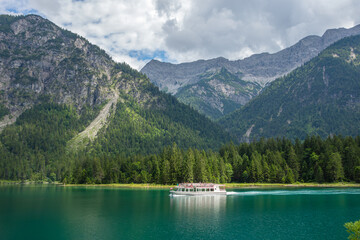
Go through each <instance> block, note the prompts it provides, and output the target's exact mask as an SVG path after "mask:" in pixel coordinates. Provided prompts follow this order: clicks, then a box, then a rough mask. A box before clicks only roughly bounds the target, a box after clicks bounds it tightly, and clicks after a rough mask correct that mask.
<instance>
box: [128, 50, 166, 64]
mask: <svg viewBox="0 0 360 240" xmlns="http://www.w3.org/2000/svg"><path fill="white" fill-rule="evenodd" d="M128 54H129V56H130V57H132V58H136V59H137V60H142V61H146V60H151V59H154V58H156V59H159V60H161V61H168V60H169V58H168V54H167V53H166V52H165V51H163V50H155V51H150V50H147V49H142V50H130V51H129V53H128Z"/></svg>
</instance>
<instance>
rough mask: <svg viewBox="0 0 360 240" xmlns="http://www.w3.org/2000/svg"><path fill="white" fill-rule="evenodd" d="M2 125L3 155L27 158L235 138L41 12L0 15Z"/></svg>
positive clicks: (207, 144) (209, 144) (152, 149)
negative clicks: (25, 14) (60, 26)
mask: <svg viewBox="0 0 360 240" xmlns="http://www.w3.org/2000/svg"><path fill="white" fill-rule="evenodd" d="M0 127H1V130H2V132H1V134H0V152H1V156H7V157H4V158H3V159H2V160H3V161H4V159H8V161H12V162H14V161H15V160H14V159H17V160H16V161H19V164H21V166H26V165H27V164H29V162H30V163H31V164H34V161H45V162H46V163H48V161H53V160H54V159H59V158H63V156H64V154H65V153H69V154H70V153H77V152H79V151H82V150H84V151H87V152H93V153H104V154H113V155H125V156H128V155H134V154H145V153H157V152H159V151H160V150H161V149H162V148H163V147H164V146H167V145H171V144H173V143H176V144H177V146H179V147H180V148H189V147H196V148H205V149H208V148H217V147H219V146H221V144H222V143H224V142H227V141H230V140H231V137H230V136H229V135H228V134H227V133H225V132H224V131H223V130H222V128H221V127H220V126H218V125H217V124H215V123H213V122H211V121H210V120H208V119H207V118H206V117H204V116H202V115H200V114H198V113H197V112H196V111H194V110H192V109H191V108H190V107H188V106H186V105H184V104H181V103H179V102H178V101H177V100H176V99H175V98H174V97H172V96H171V95H169V94H165V93H163V92H160V91H159V89H158V88H157V87H155V86H154V85H153V84H152V83H151V82H150V81H149V79H148V78H147V77H146V76H145V75H144V74H141V73H139V72H138V71H136V70H134V69H132V68H131V67H130V66H128V65H127V64H125V63H121V64H120V63H116V62H114V61H113V60H112V59H111V57H109V56H108V55H107V54H106V53H105V52H104V51H103V50H101V49H100V48H99V47H97V46H95V45H93V44H91V43H89V42H88V41H87V40H86V39H84V38H83V37H80V36H78V35H76V34H73V33H71V32H69V31H67V30H64V29H61V28H59V27H58V26H56V25H55V24H53V23H52V22H50V21H48V20H46V19H43V18H42V17H40V16H36V15H27V16H7V15H1V16H0ZM34 159H36V160H34ZM35 165H36V164H35ZM0 166H1V162H0Z"/></svg>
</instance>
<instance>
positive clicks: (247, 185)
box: [0, 180, 360, 189]
mask: <svg viewBox="0 0 360 240" xmlns="http://www.w3.org/2000/svg"><path fill="white" fill-rule="evenodd" d="M0 184H48V182H43V183H41V182H31V181H25V182H21V181H12V180H0ZM51 184H57V185H61V186H64V187H74V186H91V187H117V188H143V189H150V188H152V189H170V188H171V187H175V186H176V185H163V184H155V183H110V184H63V183H60V182H54V183H51ZM225 187H226V188H276V187H281V188H283V187H309V188H310V187H324V188H325V187H339V188H342V187H360V183H354V182H338V183H299V182H297V183H293V184H285V183H225Z"/></svg>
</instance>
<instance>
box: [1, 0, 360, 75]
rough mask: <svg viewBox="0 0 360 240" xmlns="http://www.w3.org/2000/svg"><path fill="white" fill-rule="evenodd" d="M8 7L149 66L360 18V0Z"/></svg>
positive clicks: (234, 51)
mask: <svg viewBox="0 0 360 240" xmlns="http://www.w3.org/2000/svg"><path fill="white" fill-rule="evenodd" d="M0 13H1V14H29V13H35V14H39V15H41V16H43V17H45V18H47V19H49V20H50V21H52V22H54V23H55V24H57V25H59V26H61V27H64V28H66V29H69V30H71V31H73V32H76V33H78V34H79V35H81V36H84V37H85V38H87V39H88V40H90V42H92V43H94V44H96V45H99V46H100V47H101V48H103V49H104V50H106V51H107V52H108V53H109V54H110V55H111V56H112V57H113V59H115V60H116V61H120V62H124V61H125V62H127V63H129V64H130V65H131V66H133V67H134V68H137V69H141V67H143V66H144V65H145V64H146V62H148V61H149V60H150V59H152V58H155V59H159V60H162V61H168V62H173V63H180V62H188V61H194V60H198V59H209V58H214V57H219V56H223V57H226V58H229V59H232V60H234V59H242V58H244V57H247V56H250V55H251V54H254V53H261V52H270V53H273V52H277V51H279V50H281V49H283V48H285V47H288V46H291V45H292V44H294V43H296V42H297V41H299V40H300V39H301V38H303V37H305V36H307V35H322V34H323V33H324V32H325V30H326V29H329V28H339V27H345V28H349V27H353V26H355V25H357V24H360V14H359V13H360V1H359V0H341V1H340V0H301V1H299V0H252V1H248V0H0Z"/></svg>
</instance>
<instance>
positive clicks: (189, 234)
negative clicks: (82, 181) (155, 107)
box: [0, 185, 360, 240]
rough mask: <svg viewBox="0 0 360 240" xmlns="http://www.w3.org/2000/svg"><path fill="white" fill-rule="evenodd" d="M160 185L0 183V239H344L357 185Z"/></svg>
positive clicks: (358, 199) (357, 209)
mask: <svg viewBox="0 0 360 240" xmlns="http://www.w3.org/2000/svg"><path fill="white" fill-rule="evenodd" d="M228 192H230V195H229V196H216V197H206V196H199V197H184V196H182V197H170V196H169V191H168V190H140V189H121V188H111V187H85V186H84V187H63V186H54V185H0V239H2V240H8V239H9V240H10V239H76V240H78V239H192V240H193V239H346V238H347V233H346V230H345V228H344V223H345V222H349V221H355V220H359V219H360V189H358V188H348V189H338V188H337V189H333V188H327V189H319V188H317V189H310V188H307V189H303V188H301V189H247V190H239V189H238V190H232V189H230V190H229V189H228Z"/></svg>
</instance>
